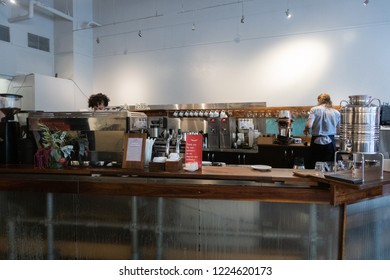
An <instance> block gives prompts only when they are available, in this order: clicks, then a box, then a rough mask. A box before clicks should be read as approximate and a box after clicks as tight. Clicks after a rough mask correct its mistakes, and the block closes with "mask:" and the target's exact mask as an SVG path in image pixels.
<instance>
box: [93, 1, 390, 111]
mask: <svg viewBox="0 0 390 280" xmlns="http://www.w3.org/2000/svg"><path fill="white" fill-rule="evenodd" d="M235 2H236V1H228V0H212V1H211V0H208V1H206V0H203V1H192V0H165V1H155V0H144V1H140V0H137V1H136V0H132V1H124V0H122V1H121V0H117V1H104V0H94V8H95V10H94V18H95V19H96V20H97V21H99V22H101V23H103V27H100V28H96V29H95V34H94V40H96V39H97V38H99V42H100V43H99V44H98V43H96V42H95V44H94V47H95V48H94V55H95V72H94V73H95V78H94V92H104V93H106V94H109V95H110V97H111V100H112V102H111V103H112V104H113V105H118V104H123V103H127V104H135V103H141V102H145V103H148V104H170V103H202V102H261V101H265V102H267V105H268V106H284V105H289V106H295V105H312V104H314V103H315V102H316V97H317V95H318V94H319V93H321V92H325V91H326V92H329V93H330V94H331V95H332V97H333V101H334V103H335V104H338V103H339V102H340V101H341V100H344V99H348V96H349V95H354V94H368V95H372V96H373V97H376V98H379V99H381V100H382V101H385V102H388V101H389V99H390V98H389V97H388V92H389V91H390V84H389V83H387V75H388V74H387V73H390V64H389V63H388V62H389V61H390V60H389V58H390V13H389V12H388V11H389V10H390V1H387V0H376V1H370V2H369V5H368V6H363V4H362V2H363V1H357V0H354V1H353V0H343V1H339V0H331V1H323V0H295V1H279V0H252V1H249V0H248V1H244V2H243V5H242V3H240V2H236V3H235ZM229 3H230V4H229ZM287 5H289V6H287ZM242 7H244V9H242ZM287 8H289V9H290V11H291V13H292V14H293V17H292V18H291V19H290V20H287V19H286V18H285V14H284V12H285V10H286V9H287ZM242 10H244V12H242ZM242 15H244V16H245V20H244V23H243V24H242V23H240V19H241V17H242ZM193 24H195V27H196V28H195V30H194V31H193V30H192V25H193ZM139 30H141V32H142V37H139V36H138V31H139Z"/></svg>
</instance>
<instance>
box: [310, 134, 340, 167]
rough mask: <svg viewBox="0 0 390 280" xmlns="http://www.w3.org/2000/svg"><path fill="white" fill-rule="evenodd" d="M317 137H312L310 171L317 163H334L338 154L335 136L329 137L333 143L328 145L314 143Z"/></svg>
mask: <svg viewBox="0 0 390 280" xmlns="http://www.w3.org/2000/svg"><path fill="white" fill-rule="evenodd" d="M317 137H318V136H312V137H311V142H310V148H311V160H310V161H309V166H308V167H307V168H309V169H313V168H314V166H315V163H316V162H317V161H334V155H335V152H336V144H335V140H334V135H329V138H330V139H332V142H331V143H329V144H326V145H320V144H316V143H314V140H315V139H316V138H317Z"/></svg>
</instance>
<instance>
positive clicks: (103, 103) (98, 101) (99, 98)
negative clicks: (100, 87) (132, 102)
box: [88, 93, 110, 111]
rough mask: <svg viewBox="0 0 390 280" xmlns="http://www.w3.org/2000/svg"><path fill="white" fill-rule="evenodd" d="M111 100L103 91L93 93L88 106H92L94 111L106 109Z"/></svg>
mask: <svg viewBox="0 0 390 280" xmlns="http://www.w3.org/2000/svg"><path fill="white" fill-rule="evenodd" d="M109 102H110V98H108V97H107V95H105V94H103V93H97V94H92V95H91V96H90V97H89V99H88V108H91V109H92V110H93V111H99V110H104V109H105V108H106V107H107V106H108V103H109Z"/></svg>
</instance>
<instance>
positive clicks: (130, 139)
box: [122, 133, 146, 169]
mask: <svg viewBox="0 0 390 280" xmlns="http://www.w3.org/2000/svg"><path fill="white" fill-rule="evenodd" d="M145 143H146V134H145V133H125V134H124V139H123V159H122V168H129V169H144V161H145Z"/></svg>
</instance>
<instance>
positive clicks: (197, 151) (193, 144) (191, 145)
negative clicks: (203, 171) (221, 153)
mask: <svg viewBox="0 0 390 280" xmlns="http://www.w3.org/2000/svg"><path fill="white" fill-rule="evenodd" d="M202 149H203V135H202V134H187V136H186V146H185V156H184V158H185V162H186V163H187V162H197V163H198V166H199V168H201V167H202V151H203V150H202Z"/></svg>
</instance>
